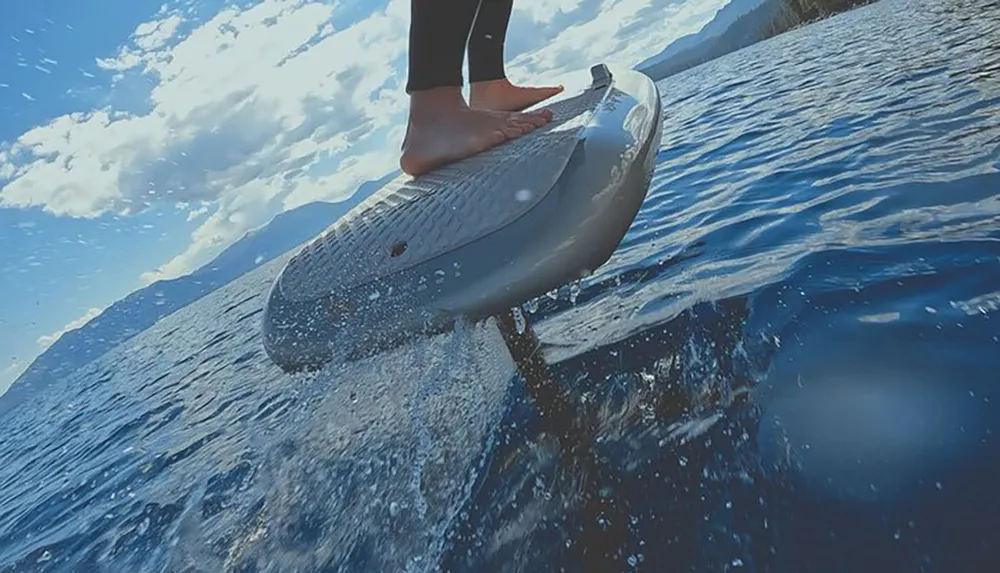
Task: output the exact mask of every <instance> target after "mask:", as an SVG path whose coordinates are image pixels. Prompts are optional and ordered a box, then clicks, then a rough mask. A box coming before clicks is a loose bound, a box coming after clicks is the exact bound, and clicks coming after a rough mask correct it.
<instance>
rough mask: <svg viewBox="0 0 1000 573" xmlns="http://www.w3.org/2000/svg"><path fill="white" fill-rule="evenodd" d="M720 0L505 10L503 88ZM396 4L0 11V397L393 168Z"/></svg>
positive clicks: (578, 65)
mask: <svg viewBox="0 0 1000 573" xmlns="http://www.w3.org/2000/svg"><path fill="white" fill-rule="evenodd" d="M727 1H728V0H515V9H514V15H513V17H512V19H511V23H510V28H509V31H508V37H507V51H506V55H507V61H508V68H507V70H508V75H509V76H510V77H511V79H512V80H513V81H515V82H519V83H530V82H542V83H545V82H549V81H550V80H551V79H552V78H556V77H558V76H559V75H562V74H566V73H571V72H574V71H577V70H580V69H587V68H589V67H590V66H591V65H592V64H594V63H597V62H602V61H603V62H609V63H617V64H621V65H625V66H632V65H634V64H636V63H638V62H640V61H641V60H643V59H645V58H647V57H649V56H651V55H653V54H655V53H657V52H659V51H660V50H662V49H663V48H664V47H665V46H666V45H667V44H669V43H670V42H671V41H673V40H674V39H676V38H678V37H680V36H683V35H685V34H689V33H693V32H696V31H698V30H699V29H700V28H701V27H702V26H703V25H704V24H705V23H707V22H708V21H709V20H710V19H711V18H712V17H713V16H714V14H715V12H716V11H718V10H719V9H720V8H721V7H722V6H724V5H725V4H726V3H727ZM409 11H410V0H332V1H331V0H325V1H309V0H262V1H242V2H241V1H237V2H223V1H219V0H207V1H206V0H199V1H187V2H168V3H166V4H162V3H161V1H160V0H157V1H153V2H150V1H148V0H130V1H129V2H121V1H120V0H88V1H87V2H78V1H75V0H57V1H53V2H37V1H36V0H6V2H5V5H4V17H3V19H0V246H2V248H0V393H2V392H3V391H5V390H6V388H7V387H8V386H9V385H10V384H11V383H12V382H13V381H14V380H15V379H16V377H17V376H18V375H19V374H20V373H21V372H23V370H24V369H25V368H26V367H27V366H28V365H29V364H30V363H31V361H32V360H33V359H34V358H35V357H36V356H37V355H38V354H40V353H41V352H43V351H44V350H45V348H47V347H48V346H49V345H50V344H52V342H54V341H55V340H57V339H58V337H59V335H60V334H62V333H63V332H66V331H69V330H72V329H74V328H78V327H79V326H82V325H83V324H84V323H86V322H87V321H88V320H89V319H91V318H93V317H94V316H96V315H97V314H99V313H100V312H101V310H103V309H104V308H106V307H108V306H110V305H111V304H112V303H114V302H115V301H117V300H119V299H121V298H123V297H125V296H126V295H127V294H129V293H130V292H133V291H135V290H137V289H139V288H142V287H143V286H146V285H148V284H150V283H151V282H154V281H156V280H161V279H168V278H174V277H177V276H182V275H184V274H187V273H189V272H191V271H193V270H195V269H197V268H198V267H200V266H201V265H203V264H205V263H207V262H208V261H210V260H211V259H212V258H213V257H214V256H215V255H217V254H218V253H219V252H221V251H222V250H223V249H225V247H227V246H228V245H230V244H231V243H233V242H235V241H236V240H238V239H239V238H240V237H241V236H243V234H244V233H246V232H247V231H248V230H251V229H253V228H255V227H258V226H260V225H263V224H266V223H267V222H268V221H270V219H271V218H273V217H274V216H275V215H276V214H278V213H280V212H282V211H284V210H287V209H291V208H294V207H297V206H299V205H302V204H305V203H308V202H311V201H317V200H325V201H337V200H340V199H344V198H346V197H347V196H349V195H350V194H352V193H353V192H354V190H355V189H356V188H357V187H358V185H360V184H361V183H363V182H364V181H366V180H370V179H376V178H378V177H381V176H382V175H384V174H386V173H387V172H388V171H390V170H392V169H394V168H396V166H397V164H398V150H399V145H400V142H401V141H402V133H403V132H402V128H403V125H404V122H405V118H406V95H405V92H404V90H403V87H404V85H405V83H406V47H407V32H408V29H409V16H410V13H409Z"/></svg>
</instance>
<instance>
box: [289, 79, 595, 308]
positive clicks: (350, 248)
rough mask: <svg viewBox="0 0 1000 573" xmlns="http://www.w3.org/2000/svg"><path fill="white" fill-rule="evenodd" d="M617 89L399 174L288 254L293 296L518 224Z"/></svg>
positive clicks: (555, 107)
mask: <svg viewBox="0 0 1000 573" xmlns="http://www.w3.org/2000/svg"><path fill="white" fill-rule="evenodd" d="M607 92H608V88H607V87H605V88H599V89H590V90H586V91H584V92H582V93H580V94H578V95H576V96H574V97H571V98H567V99H564V100H561V101H558V102H555V103H553V104H552V105H550V106H547V107H548V108H549V109H551V110H552V112H553V114H554V117H553V120H552V121H551V122H550V123H549V124H547V125H546V126H544V127H542V128H541V129H538V130H536V131H534V132H532V133H530V134H528V135H526V136H523V137H520V138H518V139H515V140H512V141H509V142H506V143H504V144H503V145H500V146H498V147H495V148H493V149H491V150H489V151H486V152H484V153H481V154H478V155H475V156H473V157H470V158H468V159H465V160H463V161H460V162H456V163H453V164H451V165H448V166H446V167H443V168H441V169H438V170H435V171H433V172H431V173H428V174H426V175H424V176H421V177H418V178H411V177H408V176H405V175H404V176H400V177H399V178H398V179H396V180H394V181H393V182H391V183H390V184H389V185H387V186H386V187H385V188H384V189H382V190H381V191H379V192H377V193H376V194H374V195H373V196H372V197H369V198H368V199H367V200H365V201H364V202H363V203H361V204H360V205H358V206H357V207H355V208H354V209H353V210H352V211H351V212H350V213H348V214H347V215H345V216H344V217H343V218H341V219H340V220H339V221H337V222H336V223H335V224H334V225H333V226H331V228H330V229H328V230H327V231H326V233H325V234H324V235H323V236H322V237H320V238H319V239H317V240H316V241H314V242H313V243H311V244H310V245H308V246H307V247H305V248H304V249H303V250H302V251H301V252H299V253H298V254H297V255H296V256H295V257H294V258H293V259H292V260H290V261H289V264H288V266H287V268H286V269H285V273H284V275H283V277H282V280H281V288H282V292H283V294H284V296H285V297H287V298H288V299H290V300H297V301H306V300H311V299H315V298H317V297H320V296H324V295H327V294H329V293H330V291H331V288H337V289H347V288H351V287H353V286H357V285H360V284H364V283H367V282H370V281H372V280H376V279H378V278H380V277H384V276H387V275H390V274H392V273H395V272H398V271H402V270H405V269H407V268H409V267H412V266H414V265H417V264H420V263H422V262H424V261H427V260H429V259H432V258H434V257H436V256H439V255H441V254H443V253H447V252H449V251H452V250H454V249H457V248H459V247H461V246H462V245H465V244H467V243H469V242H472V241H475V240H476V239H479V238H481V237H483V236H485V235H487V234H489V233H491V232H493V231H495V230H497V229H499V228H502V227H504V226H506V225H509V224H510V223H511V222H513V221H514V220H515V219H517V218H518V217H520V216H522V215H524V214H525V213H527V212H528V211H530V210H531V209H532V207H534V206H535V205H537V204H538V202H540V201H541V200H542V199H544V197H545V195H546V194H547V193H548V192H549V190H550V189H551V188H552V187H553V185H554V184H555V182H556V180H557V179H558V178H559V176H560V174H561V173H562V171H563V169H564V168H565V166H566V163H567V161H568V160H569V157H570V156H571V154H572V153H573V150H574V148H575V147H576V145H577V142H578V137H579V134H580V130H582V129H583V128H585V127H586V126H587V123H588V121H589V119H590V117H591V116H592V114H593V112H594V110H595V109H597V106H598V105H599V104H600V102H601V100H602V99H603V98H604V97H605V95H606V94H607Z"/></svg>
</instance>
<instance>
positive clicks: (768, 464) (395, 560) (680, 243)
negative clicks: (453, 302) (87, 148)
mask: <svg viewBox="0 0 1000 573" xmlns="http://www.w3.org/2000/svg"><path fill="white" fill-rule="evenodd" d="M998 21H1000V12H998V8H997V6H996V4H995V3H994V2H990V1H987V0H883V1H881V2H878V3H876V4H873V5H870V6H867V7H864V8H860V9H857V10H854V11H851V12H848V13H845V14H842V15H840V16H837V17H834V18H831V19H828V20H825V21H822V22H819V23H816V24H813V25H810V26H807V27H804V28H801V29H798V30H796V31H793V32H791V33H788V34H785V35H782V36H779V37H777V38H774V39H772V40H769V41H767V42H763V43H761V44H758V45H756V46H753V47H752V48H750V49H746V50H743V51H740V52H737V53H734V54H731V55H729V56H727V57H725V58H722V59H720V60H717V61H714V62H711V63H709V64H707V65H704V66H700V67H698V68H695V69H692V70H689V71H687V72H685V73H683V74H681V75H677V76H673V77H670V78H667V79H665V80H663V81H661V82H660V89H661V91H662V94H663V103H664V106H665V110H666V117H665V124H664V133H663V144H662V147H661V149H660V150H659V154H658V159H657V168H656V172H655V174H654V177H653V182H652V186H651V189H650V193H649V196H648V199H647V201H646V203H645V204H644V206H643V208H642V210H641V212H640V213H639V215H638V217H637V219H636V221H635V224H634V225H633V226H632V228H631V230H630V231H629V233H628V235H627V236H626V238H625V240H624V242H623V243H622V245H621V247H620V248H619V249H618V251H617V252H616V254H615V255H614V257H613V258H612V260H611V261H609V263H608V264H607V265H605V266H604V267H603V268H601V269H599V271H598V272H597V273H595V274H594V275H593V276H591V277H589V278H587V279H586V280H584V281H582V282H580V283H579V284H575V285H568V286H567V287H565V288H564V289H562V290H561V291H560V292H558V293H556V294H555V296H554V297H548V296H545V297H542V298H541V299H539V300H538V301H533V302H531V303H529V304H527V305H526V308H525V314H526V316H527V317H528V318H529V320H530V321H531V322H532V323H533V324H534V325H535V331H536V332H537V334H538V336H539V338H540V339H541V341H542V343H543V346H544V349H545V355H546V358H547V360H548V361H549V362H550V363H551V364H553V371H554V376H555V379H556V381H557V382H556V385H557V390H558V391H557V392H549V393H545V392H541V393H539V392H534V391H532V390H531V388H532V386H531V384H528V383H527V382H526V380H525V378H523V377H521V376H519V375H517V374H516V373H515V371H514V367H513V363H512V359H511V357H510V355H509V353H508V352H507V351H506V349H505V346H504V345H503V342H502V340H501V338H500V335H499V333H498V331H497V329H496V328H495V326H494V325H493V324H492V323H485V324H478V325H476V324H468V325H462V327H461V328H460V329H459V330H457V331H456V332H455V333H452V334H448V335H444V336H440V337H438V338H434V339H428V340H423V341H419V342H416V343H414V344H413V345H410V346H407V347H405V348H401V349H398V350H396V351H394V352H392V353H390V354H388V355H383V356H380V357H377V358H374V359H370V360H367V361H364V362H360V363H355V364H351V365H331V366H330V367H328V368H326V369H324V370H323V371H321V372H319V373H317V374H314V375H311V376H295V377H293V376H286V375H284V374H282V373H281V372H280V371H279V370H278V369H277V368H276V367H274V366H273V365H272V364H271V363H270V362H269V360H268V359H267V357H266V355H265V354H264V352H263V350H262V348H261V339H260V333H259V322H260V317H261V306H262V303H263V301H264V295H265V294H266V292H267V289H268V287H269V286H270V283H271V281H272V279H273V277H274V275H275V273H276V272H277V271H278V270H279V268H280V266H281V264H282V263H283V261H284V259H283V258H282V259H278V260H275V261H273V262H271V263H269V264H267V265H265V266H263V267H261V268H259V269H258V270H256V271H254V272H252V273H250V274H249V275H246V276H244V277H243V278H241V279H239V280H237V281H236V282H234V283H232V284H230V285H229V286H228V287H226V288H223V289H221V290H219V291H217V292H215V293H214V294H212V295H210V296H208V297H206V298H204V299H202V300H200V301H198V302H197V303H195V304H192V305H191V306H189V307H187V308H185V309H183V310H181V311H179V312H177V313H175V314H173V315H171V316H169V317H167V318H165V319H163V320H161V321H160V322H159V323H157V324H156V325H155V326H154V327H152V328H151V329H149V330H148V331H146V332H144V333H142V334H140V335H139V336H136V337H135V338H134V339H132V340H130V341H129V342H128V343H126V344H124V345H122V346H121V347H118V348H117V349H115V350H113V351H111V352H110V353H108V354H107V355H105V356H104V357H102V358H100V359H99V360H97V361H96V362H94V363H92V364H90V365H89V366H86V367H84V368H83V369H81V370H80V371H78V372H76V373H75V374H73V375H71V376H69V377H67V378H66V379H65V380H61V381H59V382H58V383H56V384H54V385H52V386H51V387H50V389H49V390H47V391H46V392H45V393H44V394H40V395H38V396H37V398H36V399H35V400H34V401H33V402H31V403H30V404H27V405H25V406H23V407H21V408H19V409H18V410H17V411H16V412H14V413H13V414H11V415H9V416H6V417H4V418H3V419H0V460H2V463H0V571H3V572H13V571H16V572H29V571H32V572H33V571H80V572H101V571H123V572H125V571H127V572H147V571H170V572H186V573H194V572H214V571H227V572H242V573H251V572H265V571H267V572H306V571H310V572H312V571H315V572H332V571H365V572H367V571H408V572H409V571H435V570H444V571H633V570H634V571H656V572H661V571H670V572H678V571H712V572H715V571H719V572H724V571H770V572H782V573H785V572H787V573H810V572H831V573H832V572H844V571H851V572H867V571H871V572H882V571H895V572H900V573H903V572H932V571H933V572H938V571H939V572H942V573H953V572H954V573H957V572H960V571H961V572H980V571H982V572H992V571H996V570H997V559H996V557H995V553H996V550H997V547H1000V495H998V494H997V483H998V480H1000V455H998V454H1000V442H998V437H1000V436H998V431H1000V391H998V387H997V385H998V382H1000V368H998V367H1000V32H998V28H997V26H998V24H997V23H998Z"/></svg>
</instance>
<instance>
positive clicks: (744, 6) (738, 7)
mask: <svg viewBox="0 0 1000 573" xmlns="http://www.w3.org/2000/svg"><path fill="white" fill-rule="evenodd" d="M763 2H764V0H732V1H731V2H730V3H729V4H726V5H725V6H723V7H722V8H720V9H719V11H718V12H716V13H715V17H714V18H712V20H711V21H710V22H709V23H708V24H705V25H704V26H703V27H702V28H701V30H699V31H698V32H696V33H694V34H688V35H687V36H682V37H680V38H678V39H676V40H674V41H673V42H671V43H670V44H668V45H667V47H666V48H664V49H663V51H662V52H660V53H659V54H656V55H655V56H651V57H649V58H647V59H645V60H643V61H642V62H639V64H638V65H636V66H635V68H636V69H637V70H639V71H641V72H646V70H648V69H649V68H652V67H653V66H656V65H657V64H660V63H661V62H664V61H666V60H668V59H670V58H672V57H674V56H676V55H677V54H680V53H681V52H684V51H687V50H690V49H691V48H694V47H695V46H697V45H698V44H700V43H702V42H705V41H707V40H710V39H712V38H715V37H718V36H720V35H722V33H723V32H725V31H726V30H727V29H728V28H729V27H730V26H732V25H733V23H734V22H736V20H738V19H739V18H740V17H741V16H743V15H744V14H746V13H748V12H750V11H751V10H753V9H754V8H756V7H758V6H760V5H761V4H762V3H763Z"/></svg>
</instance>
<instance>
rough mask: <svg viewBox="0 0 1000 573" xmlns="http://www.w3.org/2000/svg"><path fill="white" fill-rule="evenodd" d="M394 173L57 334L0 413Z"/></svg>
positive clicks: (293, 240)
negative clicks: (346, 197)
mask: <svg viewBox="0 0 1000 573" xmlns="http://www.w3.org/2000/svg"><path fill="white" fill-rule="evenodd" d="M398 173H399V172H398V171H394V172H392V173H389V174H388V175H386V176H385V177H382V178H381V179H378V180H375V181H368V182H366V183H364V184H362V185H361V186H360V187H358V189H357V190H356V191H355V192H354V194H353V195H351V197H350V198H348V199H346V200H344V201H340V202H338V203H327V202H322V201H317V202H314V203H308V204H306V205H302V206H301V207H297V208H295V209H292V210H290V211H285V212H284V213H280V214H279V215H277V216H275V217H274V218H273V219H272V220H271V222H270V223H268V224H267V225H264V226H263V227H260V228H258V229H255V230H253V231H250V232H249V233H247V234H246V235H244V236H243V237H242V238H241V239H240V240H239V241H236V242H235V243H233V244H232V245H230V246H229V248H227V249H226V250H224V251H223V252H222V253H220V254H219V255H218V256H217V257H215V258H214V259H213V260H212V261H211V262H209V263H208V264H206V265H205V266H203V267H201V268H199V269H198V270H196V271H194V272H192V273H191V274H189V275H185V276H183V277H178V278H176V279H170V280H164V281H157V282H155V283H153V284H151V285H149V286H147V287H145V288H142V289H139V290H137V291H135V292H133V293H132V294H130V295H128V296H126V297H125V298H123V299H122V300H120V301H118V302H116V303H114V304H112V305H111V306H109V307H108V308H107V309H105V310H104V312H102V313H101V314H99V315H98V316H96V317H94V318H93V319H92V320H90V321H89V322H87V323H86V324H85V325H83V326H82V327H80V328H78V329H76V330H72V331H69V332H67V333H65V334H63V335H62V336H61V337H59V340H57V341H56V342H55V343H54V344H52V346H50V347H49V348H48V350H46V351H45V352H43V353H42V354H41V355H40V356H38V358H36V359H35V360H34V362H32V363H31V366H29V367H28V369H27V370H25V371H24V373H23V374H21V376H19V377H18V379H17V380H15V381H14V384H13V385H11V387H10V389H8V390H7V392H6V393H5V394H4V395H2V396H0V416H2V415H3V414H4V413H5V412H7V411H8V410H9V409H10V408H12V407H14V406H15V405H16V404H17V403H19V402H20V401H21V400H22V399H24V398H27V397H29V396H30V395H31V394H32V393H34V392H37V391H39V390H41V389H42V388H44V387H45V386H48V385H49V384H51V383H53V382H55V381H57V380H59V379H60V378H61V377H62V376H64V375H66V374H68V373H70V372H73V371H74V370H76V369H77V368H80V367H81V366H83V365H85V364H87V363H88V362H90V361H92V360H94V359H96V358H98V357H100V356H101V355H102V354H104V353H105V352H107V351H109V350H111V349H112V348H114V347H115V346H117V345H119V344H121V343H122V342H125V341H126V340H128V339H129V338H132V337H133V336H135V335H136V334H138V333H140V332H142V331H143V330H145V329H147V328H149V327H150V326H152V325H153V324H155V323H156V321H158V320H159V319H161V318H163V317H164V316H167V315H168V314H171V313H173V312H174V311H176V310H179V309H181V308H183V307H185V306H187V305H189V304H191V303H192V302H194V301H196V300H198V299H199V298H201V297H203V296H205V295H207V294H209V293H211V292H212V291H214V290H216V289H218V288H221V287H223V286H225V285H226V284H228V283H229V282H231V281H233V280H235V279H237V278H239V277H240V276H242V275H243V274H245V273H247V272H249V271H251V270H253V269H254V268H256V267H258V266H260V265H261V264H263V263H266V262H267V261H270V260H272V259H274V258H275V257H278V256H280V255H281V254H283V253H285V252H287V251H289V250H290V249H293V248H295V247H297V246H299V245H301V244H302V243H304V242H306V241H308V240H310V239H312V238H313V237H315V236H316V235H318V234H319V233H321V232H322V231H323V230H325V229H326V228H327V227H329V226H330V225H331V224H332V223H333V222H334V221H336V220H337V219H339V218H340V217H341V216H342V215H344V214H345V213H347V212H348V211H349V210H350V209H352V208H353V207H354V206H355V205H357V204H358V203H360V202H361V201H363V200H364V199H366V198H367V197H369V196H370V195H371V194H372V193H374V192H375V191H377V190H379V189H381V188H382V187H383V186H384V185H385V184H386V183H388V182H389V181H390V180H392V179H394V178H395V177H396V176H397V175H398Z"/></svg>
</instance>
